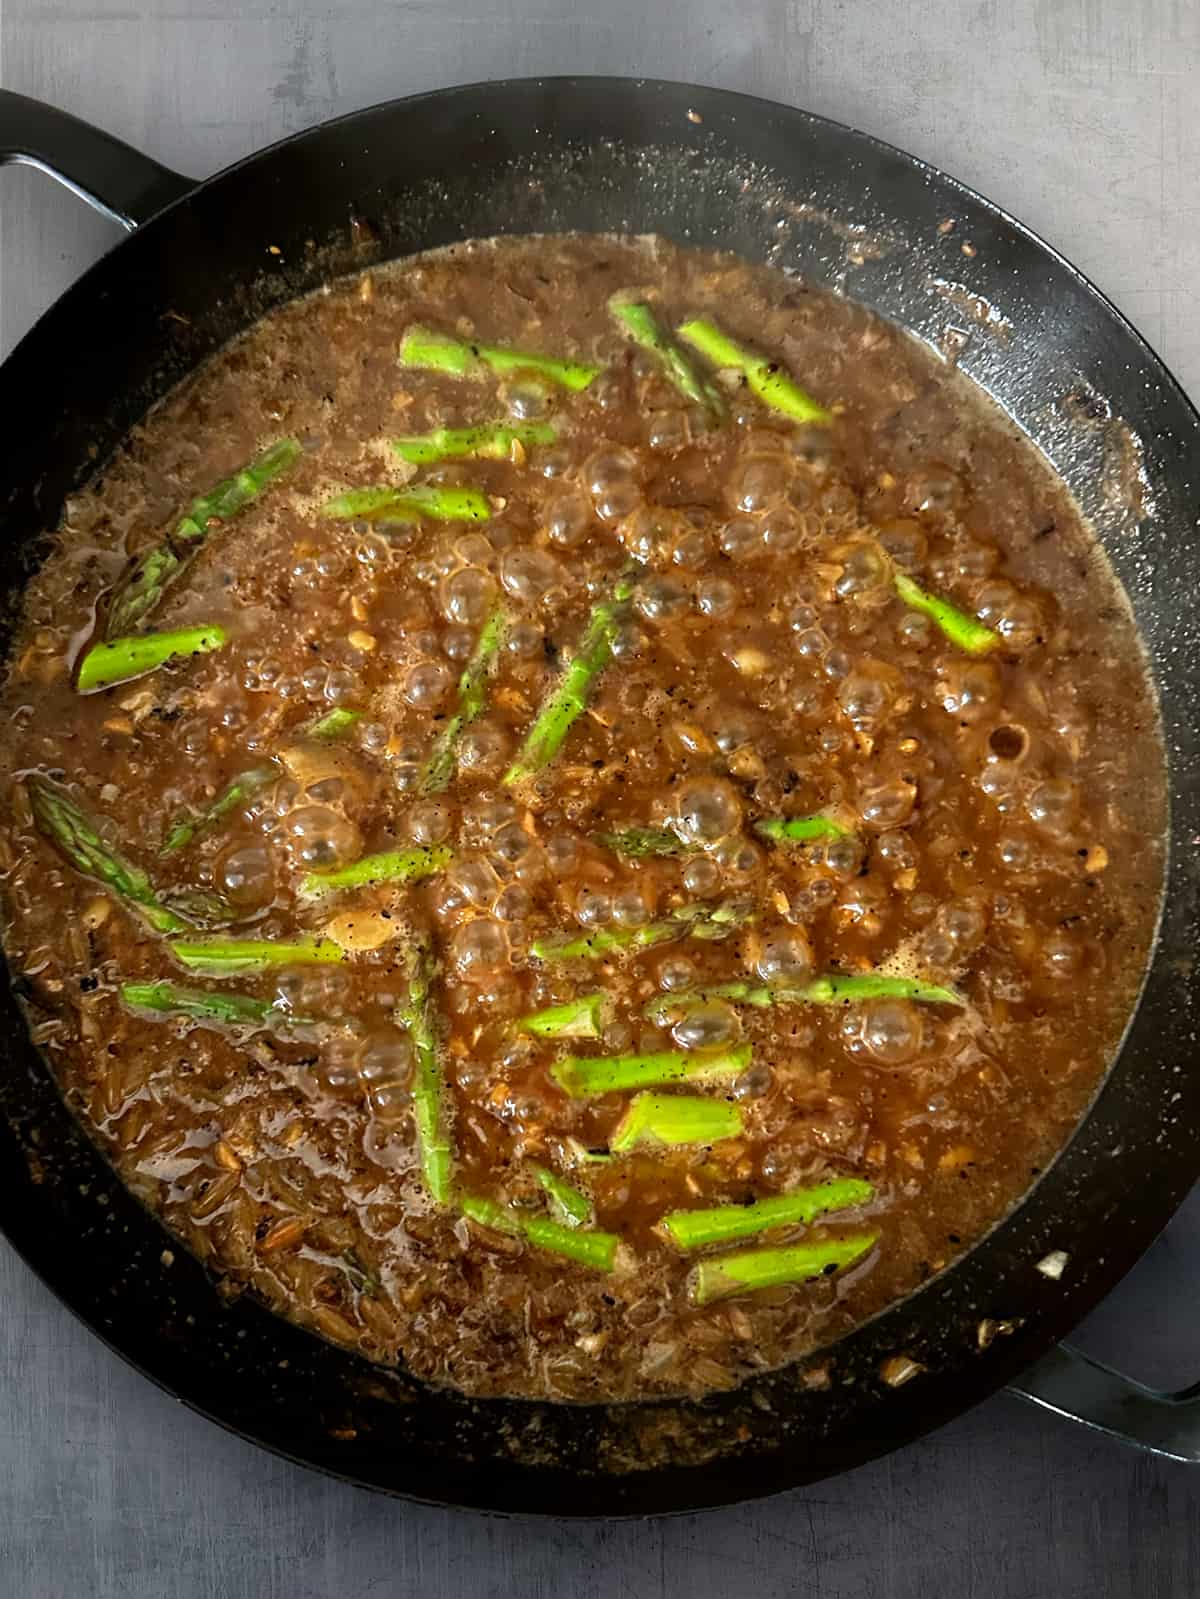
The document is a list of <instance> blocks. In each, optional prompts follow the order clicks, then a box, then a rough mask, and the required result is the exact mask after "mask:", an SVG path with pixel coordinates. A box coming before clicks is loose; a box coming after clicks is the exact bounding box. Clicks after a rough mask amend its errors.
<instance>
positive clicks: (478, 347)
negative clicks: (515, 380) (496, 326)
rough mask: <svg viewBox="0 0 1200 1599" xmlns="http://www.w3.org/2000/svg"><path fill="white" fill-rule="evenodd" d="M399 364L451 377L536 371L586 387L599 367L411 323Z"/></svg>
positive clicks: (574, 386) (569, 385)
mask: <svg viewBox="0 0 1200 1599" xmlns="http://www.w3.org/2000/svg"><path fill="white" fill-rule="evenodd" d="M400 365H401V366H408V367H418V368H421V369H423V370H425V371H427V372H446V373H449V374H450V376H451V377H456V378H465V377H475V376H477V375H478V374H480V373H481V372H483V371H484V370H485V369H490V370H491V371H493V372H495V373H496V374H497V375H498V376H500V377H505V376H508V375H509V374H510V373H513V372H536V373H538V374H539V375H540V376H541V377H544V378H548V379H549V380H550V382H551V383H557V384H559V386H560V387H562V388H564V389H574V390H579V389H586V388H587V386H588V384H589V383H591V382H593V381H594V380H595V378H596V377H598V376H599V373H600V368H599V367H598V366H593V365H591V364H590V363H589V362H586V361H560V360H556V359H555V358H554V357H553V356H549V355H531V354H529V353H528V352H526V351H523V350H510V349H507V348H505V347H504V346H502V345H496V344H475V343H470V344H464V343H462V342H461V341H460V340H458V339H450V338H447V337H446V336H445V335H444V334H441V333H434V332H432V331H431V330H430V329H429V328H423V327H411V328H409V330H408V332H407V333H406V334H405V336H404V342H403V343H402V344H401V346H400Z"/></svg>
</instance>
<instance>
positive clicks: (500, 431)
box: [392, 422, 558, 466]
mask: <svg viewBox="0 0 1200 1599" xmlns="http://www.w3.org/2000/svg"><path fill="white" fill-rule="evenodd" d="M557 437H558V429H557V428H555V427H552V426H551V425H550V423H549V422H483V423H481V424H480V425H479V426H478V427H468V428H434V429H433V431H432V432H431V433H409V434H407V435H406V436H405V437H404V438H400V439H393V440H392V449H393V450H395V452H396V454H397V455H398V456H400V457H401V459H402V460H405V461H412V462H414V463H415V464H416V465H417V466H425V465H427V464H428V463H429V462H431V461H445V460H449V459H450V458H452V457H455V456H471V457H473V458H474V459H476V460H484V461H504V460H507V459H508V457H509V455H510V454H511V453H512V447H513V445H514V444H553V443H554V441H555V439H556V438H557Z"/></svg>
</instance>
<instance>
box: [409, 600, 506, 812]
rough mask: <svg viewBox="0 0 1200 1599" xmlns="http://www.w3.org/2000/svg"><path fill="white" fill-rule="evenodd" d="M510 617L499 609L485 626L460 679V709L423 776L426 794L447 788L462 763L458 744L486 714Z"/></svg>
mask: <svg viewBox="0 0 1200 1599" xmlns="http://www.w3.org/2000/svg"><path fill="white" fill-rule="evenodd" d="M507 627H508V618H507V616H506V615H505V613H504V610H503V608H502V607H500V606H497V607H496V609H495V610H494V611H493V612H492V614H491V616H489V617H488V619H487V621H486V622H485V623H484V624H483V627H482V629H481V630H480V634H479V638H478V639H477V640H476V643H475V649H474V651H473V652H472V654H471V659H470V660H469V661H468V662H467V664H466V666H465V667H464V668H463V672H462V676H461V677H460V678H459V680H458V709H457V710H456V711H455V713H454V715H453V716H452V717H451V718H450V720H449V721H448V722H447V723H446V725H445V727H444V728H443V729H442V731H441V732H440V733H439V734H438V736H437V738H436V739H435V740H434V745H433V750H432V752H431V753H430V756H429V759H428V760H427V761H426V762H425V770H424V771H423V773H422V774H421V788H422V791H423V792H424V793H426V794H440V793H441V792H442V790H443V789H445V788H447V787H448V786H449V783H450V779H451V778H452V777H453V776H454V772H455V768H456V766H457V764H458V741H459V738H460V737H461V736H462V732H463V729H464V728H466V727H469V726H470V725H471V723H472V722H473V721H474V720H475V718H476V717H477V716H479V715H481V714H482V712H483V709H484V707H485V705H486V704H487V692H488V672H489V670H490V669H491V665H492V662H493V661H494V660H495V659H496V656H497V655H498V654H499V653H500V646H501V645H502V644H503V642H504V634H505V631H506V629H507Z"/></svg>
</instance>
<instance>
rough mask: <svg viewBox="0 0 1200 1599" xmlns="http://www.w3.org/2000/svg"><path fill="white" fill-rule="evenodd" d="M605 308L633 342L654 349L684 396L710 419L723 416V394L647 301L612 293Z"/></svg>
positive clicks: (725, 408) (717, 419) (725, 407)
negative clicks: (684, 351)
mask: <svg viewBox="0 0 1200 1599" xmlns="http://www.w3.org/2000/svg"><path fill="white" fill-rule="evenodd" d="M608 309H609V312H610V313H611V315H612V316H614V317H615V318H616V320H617V321H618V322H620V323H622V324H623V326H624V327H625V330H626V332H628V333H629V334H630V336H631V337H632V338H633V340H634V342H635V343H637V344H640V345H641V346H642V348H643V349H646V350H652V351H653V352H654V354H655V355H656V356H657V357H658V358H659V360H660V361H661V362H662V364H663V367H664V369H665V370H666V374H667V376H668V377H669V378H670V380H671V382H672V383H673V384H674V385H675V387H676V388H677V389H678V390H679V392H680V394H682V395H683V397H684V399H685V400H691V401H692V402H693V403H694V404H696V405H701V406H703V407H704V409H705V410H706V411H707V412H708V415H709V419H710V420H711V421H712V422H721V421H722V420H723V419H724V417H725V415H726V413H727V411H728V407H727V406H726V404H725V396H724V395H723V394H722V393H721V391H720V389H719V388H717V386H716V384H715V383H710V382H709V381H708V379H707V378H706V377H705V376H704V375H703V373H701V372H698V371H697V370H696V368H695V367H694V366H693V365H692V363H691V362H690V361H689V360H688V358H687V356H686V355H685V354H684V353H683V351H682V350H681V349H680V348H679V346H678V345H677V344H676V342H675V340H674V339H673V338H672V337H671V335H670V334H669V333H668V332H667V330H666V328H664V327H663V326H662V324H661V323H660V322H659V320H658V318H657V317H656V316H655V315H654V312H653V311H652V310H651V309H650V307H649V306H648V305H643V304H641V303H639V302H637V301H633V300H623V299H621V297H620V296H619V295H614V296H613V298H612V299H611V300H610V301H609V302H608Z"/></svg>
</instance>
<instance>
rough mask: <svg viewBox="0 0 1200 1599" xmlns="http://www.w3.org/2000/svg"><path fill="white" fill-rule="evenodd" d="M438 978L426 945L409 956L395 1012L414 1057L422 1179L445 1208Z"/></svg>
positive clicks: (446, 1150) (446, 1151)
mask: <svg viewBox="0 0 1200 1599" xmlns="http://www.w3.org/2000/svg"><path fill="white" fill-rule="evenodd" d="M434 975H435V968H434V962H433V955H432V952H431V951H430V948H429V946H428V944H427V943H426V942H424V941H423V940H422V941H421V942H419V943H417V944H416V945H415V946H414V947H413V949H412V950H411V952H410V954H409V971H408V997H407V999H405V1000H404V1002H403V1003H402V1004H401V1005H399V1006H398V1007H397V1010H396V1020H397V1022H398V1023H399V1024H400V1025H401V1026H402V1027H404V1028H405V1029H406V1030H407V1032H408V1036H409V1038H410V1039H411V1040H412V1045H413V1052H414V1054H415V1056H416V1070H415V1072H414V1075H413V1091H412V1092H413V1110H414V1113H415V1116H416V1123H417V1144H418V1147H419V1150H420V1156H421V1175H422V1177H423V1178H424V1180H425V1186H426V1188H427V1189H428V1190H429V1195H430V1198H431V1199H432V1200H433V1201H434V1203H435V1204H438V1205H447V1204H449V1202H450V1193H451V1182H450V1137H449V1133H448V1131H447V1128H446V1106H445V1086H444V1083H443V1074H442V1061H441V1052H440V1050H439V1048H438V1038H437V1016H436V1013H435V1011H434V1006H433V997H432V993H431V989H432V986H433V979H434Z"/></svg>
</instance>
